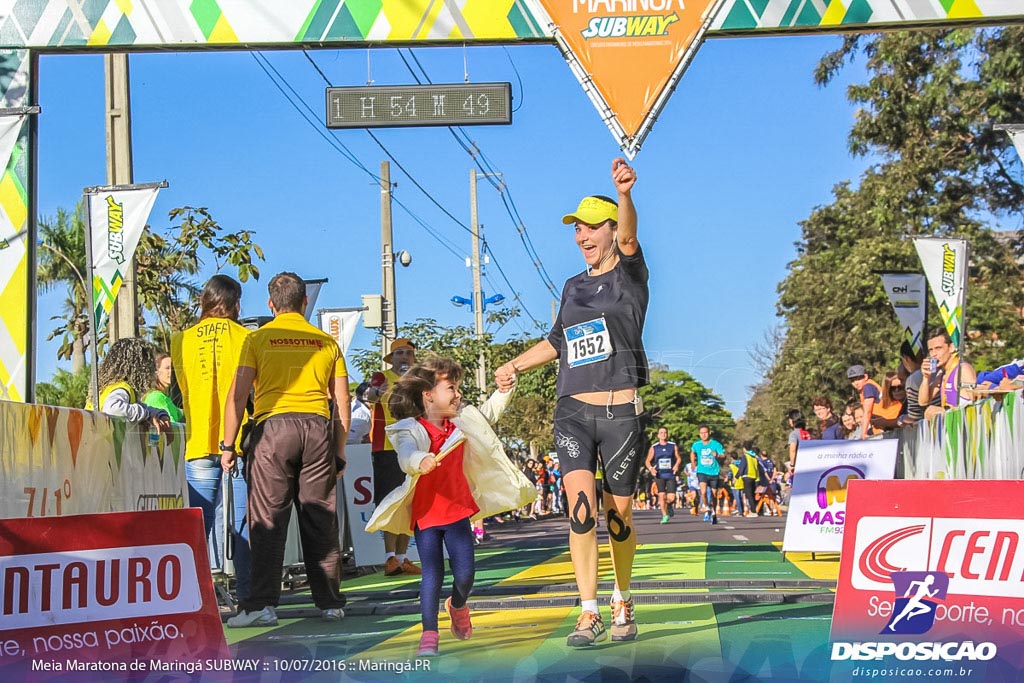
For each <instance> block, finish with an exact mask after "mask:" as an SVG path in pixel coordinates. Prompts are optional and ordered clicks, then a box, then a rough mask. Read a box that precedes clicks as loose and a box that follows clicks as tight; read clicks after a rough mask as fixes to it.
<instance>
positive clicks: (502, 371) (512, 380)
mask: <svg viewBox="0 0 1024 683" xmlns="http://www.w3.org/2000/svg"><path fill="white" fill-rule="evenodd" d="M494 383H495V384H497V385H498V391H500V392H501V393H503V394H507V393H508V392H510V391H512V389H513V388H514V387H515V386H516V366H515V365H513V364H512V363H511V362H509V363H505V364H504V365H502V366H501V367H500V368H498V369H497V370H495V371H494Z"/></svg>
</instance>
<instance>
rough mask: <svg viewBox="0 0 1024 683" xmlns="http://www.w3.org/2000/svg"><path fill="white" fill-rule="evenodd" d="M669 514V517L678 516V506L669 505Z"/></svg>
mask: <svg viewBox="0 0 1024 683" xmlns="http://www.w3.org/2000/svg"><path fill="white" fill-rule="evenodd" d="M668 516H669V517H675V516H676V506H675V505H669V506H668Z"/></svg>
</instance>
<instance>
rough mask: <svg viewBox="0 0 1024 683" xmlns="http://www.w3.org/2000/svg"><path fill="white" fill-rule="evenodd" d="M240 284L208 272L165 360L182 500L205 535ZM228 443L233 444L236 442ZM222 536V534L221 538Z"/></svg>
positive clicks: (237, 334)
mask: <svg viewBox="0 0 1024 683" xmlns="http://www.w3.org/2000/svg"><path fill="white" fill-rule="evenodd" d="M241 299H242V286H241V285H240V284H238V282H237V281H236V280H234V279H233V278H231V277H228V276H227V275H214V276H213V277H212V278H210V281H209V282H207V283H206V286H205V287H203V291H202V292H201V293H200V295H199V322H198V323H196V324H195V325H193V326H192V327H190V328H188V329H187V330H184V331H183V332H179V333H177V334H176V335H174V336H173V337H172V338H171V361H172V365H173V367H174V375H175V377H176V378H177V380H178V388H180V389H181V398H182V407H183V408H184V413H185V420H184V422H185V478H186V479H187V480H188V504H189V505H190V506H192V507H198V508H200V509H201V510H202V511H203V526H205V527H206V537H207V538H209V537H210V533H211V532H212V531H213V524H214V521H215V520H216V517H217V511H218V510H219V509H222V508H223V507H224V491H223V490H222V488H221V487H222V484H223V476H222V474H223V472H224V470H223V469H222V468H221V463H220V454H221V447H220V443H221V441H222V440H223V438H224V431H223V428H222V426H223V425H222V423H223V414H222V411H223V409H224V402H225V401H226V400H227V397H228V396H229V395H230V394H229V392H230V390H231V382H232V381H233V380H234V379H235V371H236V370H237V369H238V358H239V356H240V355H241V353H242V342H243V341H244V340H245V338H246V337H247V336H248V335H249V330H247V329H245V328H244V327H242V326H241V325H239V324H238V314H239V311H240V310H241ZM231 447H232V448H233V449H236V450H237V447H238V444H236V443H234V442H232V443H231ZM243 470H244V467H243V466H242V464H241V463H238V466H236V467H235V468H234V470H233V471H232V472H231V493H232V501H233V505H234V525H233V527H232V529H231V534H232V537H233V539H234V546H235V554H234V557H233V558H232V559H233V561H234V563H235V579H236V584H235V586H236V594H237V597H238V599H239V600H245V599H247V598H248V597H249V590H250V585H251V584H250V574H249V565H250V557H249V528H248V526H247V525H246V523H245V511H246V498H247V497H248V488H247V487H246V485H245V477H244V476H243V475H242V471H243ZM222 542H223V539H222Z"/></svg>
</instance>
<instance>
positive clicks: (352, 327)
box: [320, 309, 363, 355]
mask: <svg viewBox="0 0 1024 683" xmlns="http://www.w3.org/2000/svg"><path fill="white" fill-rule="evenodd" d="M362 314H363V312H362V310H355V311H352V310H345V309H339V310H333V311H321V312H320V329H322V330H323V331H324V332H326V333H327V334H329V335H331V336H332V337H334V341H336V342H338V346H340V347H341V353H342V355H347V354H348V347H349V346H350V345H351V344H352V336H353V335H355V333H356V328H357V327H359V317H360V316H361V315H362Z"/></svg>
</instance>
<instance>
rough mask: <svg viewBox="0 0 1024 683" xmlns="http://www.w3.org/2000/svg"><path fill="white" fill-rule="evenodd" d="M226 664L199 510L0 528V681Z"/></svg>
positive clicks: (1, 522) (19, 522)
mask: <svg viewBox="0 0 1024 683" xmlns="http://www.w3.org/2000/svg"><path fill="white" fill-rule="evenodd" d="M226 656H227V646H226V643H225V641H224V631H223V627H222V626H221V620H220V614H219V611H218V608H217V600H216V598H215V596H214V591H213V582H212V579H211V577H210V569H209V561H208V559H207V556H206V543H205V540H204V538H203V519H202V513H201V511H200V510H198V509H196V508H192V509H185V510H162V511H152V512H114V513H107V514H95V515H73V516H67V517H60V518H34V519H0V672H5V668H6V667H8V666H11V669H7V670H6V672H7V673H11V672H12V671H21V672H25V673H27V674H28V675H30V676H31V677H32V678H38V677H41V676H45V675H46V673H45V672H53V673H52V674H51V675H53V676H55V677H61V676H62V675H66V674H68V673H71V674H73V673H74V672H95V671H113V672H148V673H152V672H153V671H154V662H157V663H167V664H168V668H167V669H166V670H168V671H176V670H178V669H176V668H175V667H174V663H178V662H193V661H195V660H200V659H206V658H213V659H224V658H225V657H226ZM132 667H135V668H132ZM140 667H141V668H140ZM155 670H157V671H159V670H161V669H160V665H159V664H157V665H156V667H155ZM36 672H38V673H36ZM115 675H116V674H115ZM5 678H6V676H5ZM8 680H13V679H8Z"/></svg>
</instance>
